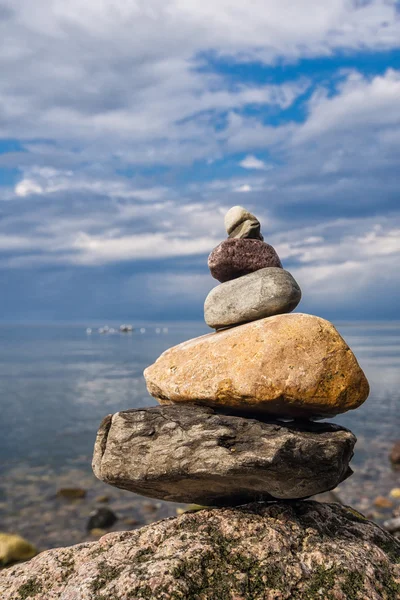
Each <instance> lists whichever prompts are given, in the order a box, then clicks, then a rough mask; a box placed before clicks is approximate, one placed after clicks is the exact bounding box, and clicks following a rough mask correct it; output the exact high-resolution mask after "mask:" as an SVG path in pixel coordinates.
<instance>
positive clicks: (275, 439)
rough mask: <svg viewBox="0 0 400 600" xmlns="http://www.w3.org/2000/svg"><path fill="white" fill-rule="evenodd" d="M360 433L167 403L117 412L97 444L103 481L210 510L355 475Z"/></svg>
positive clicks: (307, 490)
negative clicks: (351, 465) (352, 462)
mask: <svg viewBox="0 0 400 600" xmlns="http://www.w3.org/2000/svg"><path fill="white" fill-rule="evenodd" d="M355 441H356V438H355V436H354V435H353V434H352V433H351V432H350V431H348V430H347V429H343V428H341V427H338V426H335V425H330V424H328V423H323V424H322V423H309V424H307V425H306V424H304V425H299V424H288V425H283V424H277V423H265V422H262V421H258V420H255V419H244V418H242V417H237V416H229V415H221V414H216V413H215V412H214V411H213V410H211V409H209V408H202V407H196V406H165V407H154V408H144V409H137V410H131V411H124V412H120V413H117V414H115V415H114V416H113V417H112V418H111V419H110V420H109V425H108V428H106V429H105V428H104V427H101V428H100V430H99V434H98V437H97V440H96V445H95V451H94V457H93V470H94V473H95V475H96V477H98V478H99V479H101V480H102V481H104V482H105V483H108V484H111V485H115V486H116V487H119V488H122V489H127V490H130V491H132V492H135V493H137V494H141V495H143V496H150V497H152V498H159V499H162V500H168V501H174V502H185V503H195V504H200V505H206V506H221V505H237V504H243V503H244V502H249V501H252V500H261V499H273V498H280V499H293V498H305V497H307V496H311V495H313V494H318V493H320V492H325V491H327V490H330V489H332V488H334V487H336V486H337V485H338V484H339V483H340V482H341V481H343V480H344V479H346V478H347V477H348V476H349V475H350V474H351V472H352V471H351V470H350V469H349V462H350V460H351V458H352V456H353V448H354V444H355Z"/></svg>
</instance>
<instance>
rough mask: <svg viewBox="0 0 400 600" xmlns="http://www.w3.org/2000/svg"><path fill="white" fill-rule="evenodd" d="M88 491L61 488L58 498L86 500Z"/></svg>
mask: <svg viewBox="0 0 400 600" xmlns="http://www.w3.org/2000/svg"><path fill="white" fill-rule="evenodd" d="M85 496H86V490H82V489H81V488H61V489H59V490H58V491H57V497H58V498H66V499H67V500H79V499H81V498H85Z"/></svg>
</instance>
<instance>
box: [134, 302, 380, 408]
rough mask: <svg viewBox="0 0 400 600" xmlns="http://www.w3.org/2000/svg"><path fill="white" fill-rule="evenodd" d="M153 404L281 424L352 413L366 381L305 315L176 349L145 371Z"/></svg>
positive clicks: (336, 341)
mask: <svg viewBox="0 0 400 600" xmlns="http://www.w3.org/2000/svg"><path fill="white" fill-rule="evenodd" d="M144 376H145V378H146V383H147V389H148V390H149V392H150V394H151V395H152V396H154V397H155V398H157V400H158V401H159V402H160V403H161V404H171V403H180V402H183V403H188V402H189V403H196V404H203V405H208V406H212V407H216V408H224V409H225V410H229V411H232V410H238V411H242V412H243V413H245V414H248V413H249V412H252V411H257V412H259V413H268V414H274V415H280V416H287V417H325V416H333V415H337V414H339V413H342V412H346V411H347V410H351V409H355V408H357V407H358V406H360V405H361V404H362V403H363V402H364V401H365V400H366V398H367V397H368V393H369V385H368V381H367V379H366V377H365V375H364V373H363V371H362V369H361V368H360V366H359V365H358V362H357V360H356V358H355V356H354V354H353V353H352V351H351V350H350V348H349V347H348V346H347V344H346V342H345V341H344V340H343V338H342V337H341V336H340V335H339V333H338V332H337V331H336V329H335V328H334V326H333V325H332V324H331V323H329V321H325V320H324V319H320V318H319V317H314V316H312V315H305V314H300V313H296V314H295V313H292V314H289V315H278V316H276V317H269V318H267V319H262V320H259V321H254V322H253V323H247V324H246V325H239V326H238V327H234V328H232V329H225V330H222V331H219V332H218V333H211V334H209V335H205V336H202V337H199V338H196V339H193V340H189V341H187V342H184V343H183V344H179V345H178V346H175V347H174V348H170V349H169V350H167V351H166V352H164V353H163V354H162V355H161V356H160V358H159V359H158V360H157V361H156V362H155V363H154V364H153V365H151V366H150V367H148V368H147V369H146V370H145V372H144Z"/></svg>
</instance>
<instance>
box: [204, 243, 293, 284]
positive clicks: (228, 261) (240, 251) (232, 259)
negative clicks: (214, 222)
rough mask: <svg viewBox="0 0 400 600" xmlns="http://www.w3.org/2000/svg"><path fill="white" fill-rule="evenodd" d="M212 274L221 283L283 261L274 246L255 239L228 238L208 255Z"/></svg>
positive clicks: (279, 265) (278, 265) (275, 265)
mask: <svg viewBox="0 0 400 600" xmlns="http://www.w3.org/2000/svg"><path fill="white" fill-rule="evenodd" d="M208 266H209V269H210V271H211V275H212V276H213V277H214V279H217V280H218V281H220V282H221V283H223V282H225V281H230V280H231V279H236V278H237V277H242V275H248V274H249V273H254V271H258V270H259V269H265V268H266V267H280V268H282V263H281V261H280V260H279V256H278V255H277V253H276V251H275V250H274V248H273V247H272V246H270V245H269V244H266V243H265V242H261V241H260V240H253V239H248V238H246V239H236V238H232V239H228V240H225V241H223V242H222V243H221V244H220V245H219V246H217V247H216V248H215V249H214V250H213V251H212V252H211V254H210V256H209V257H208Z"/></svg>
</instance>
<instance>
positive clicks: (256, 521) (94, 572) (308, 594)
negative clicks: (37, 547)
mask: <svg viewBox="0 0 400 600" xmlns="http://www.w3.org/2000/svg"><path fill="white" fill-rule="evenodd" d="M399 559H400V543H399V542H398V541H397V540H396V539H395V538H393V537H392V536H391V535H390V534H389V533H387V532H385V531H384V530H383V529H381V528H379V527H378V526H377V525H375V524H374V523H371V522H370V521H368V520H367V519H365V518H363V516H362V515H360V514H358V513H357V512H356V511H353V510H351V509H349V508H346V507H343V506H339V505H337V504H333V505H329V504H320V503H318V502H292V503H290V504H289V503H280V502H278V503H272V504H263V503H256V504H253V505H245V506H241V507H239V508H225V509H209V510H201V511H199V512H195V513H186V514H184V515H182V516H180V517H177V518H173V519H168V520H165V521H160V522H158V523H153V524H151V525H149V526H147V527H144V528H142V529H139V530H135V531H131V532H123V533H121V532H118V533H110V534H107V535H106V536H104V537H102V538H101V539H100V540H99V541H97V542H92V543H84V544H79V545H78V546H72V547H69V548H57V549H54V550H49V551H46V552H43V553H42V554H40V555H39V556H37V557H36V558H34V559H33V560H32V561H31V562H30V563H29V564H26V565H18V566H16V567H13V568H11V569H7V570H5V571H3V572H2V573H1V574H0V597H1V598H2V600H15V599H16V598H21V597H22V598H34V600H60V599H61V598H62V600H78V599H82V600H83V599H85V600H98V599H100V598H102V599H106V598H110V599H111V598H112V599H113V600H126V599H127V592H128V590H129V594H128V595H129V596H130V597H131V598H132V600H133V599H138V600H139V599H144V598H146V597H147V598H152V599H154V600H156V599H160V600H162V599H165V600H167V599H168V598H187V599H189V598H190V599H192V598H193V599H194V598H199V599H200V598H201V599H204V600H206V599H209V600H211V599H212V600H214V599H215V600H216V599H218V600H222V598H226V599H229V600H233V599H236V600H237V599H239V598H240V599H242V598H243V599H249V600H250V599H251V600H277V599H278V598H280V599H282V600H290V599H293V600H294V599H295V598H296V599H298V600H310V599H311V598H321V599H328V598H337V599H338V600H339V599H340V600H350V598H354V599H355V598H359V599H368V600H380V599H382V600H383V599H385V598H386V599H387V600H389V598H390V599H393V600H394V599H395V598H398V597H400V564H399Z"/></svg>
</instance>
